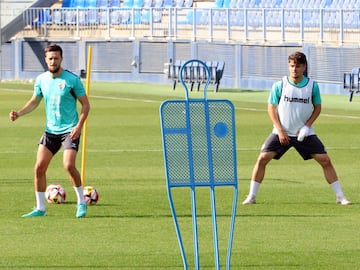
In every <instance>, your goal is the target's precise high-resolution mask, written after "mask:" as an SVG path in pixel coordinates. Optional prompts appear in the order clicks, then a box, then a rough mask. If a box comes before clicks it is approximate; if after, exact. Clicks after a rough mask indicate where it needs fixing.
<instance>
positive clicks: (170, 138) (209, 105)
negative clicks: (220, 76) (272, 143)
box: [160, 59, 238, 269]
mask: <svg viewBox="0 0 360 270" xmlns="http://www.w3.org/2000/svg"><path fill="white" fill-rule="evenodd" d="M204 70H205V72H203V71H204ZM200 74H203V75H202V76H206V78H205V79H206V83H205V85H204V98H197V99H194V98H190V97H189V91H188V87H187V85H186V83H185V81H186V79H185V78H183V75H184V77H188V76H190V77H192V76H195V77H196V76H200ZM210 75H211V74H210V69H209V68H208V67H207V65H206V64H205V63H204V62H202V61H200V60H197V59H191V60H189V61H187V62H185V63H184V64H183V65H182V66H181V68H180V74H179V78H180V82H181V83H182V85H183V87H184V89H185V100H167V101H164V102H163V103H162V104H161V106H160V122H161V132H162V143H163V151H164V166H165V174H166V183H167V193H168V199H169V204H170V209H171V213H172V217H173V220H174V225H175V231H176V235H177V238H178V243H179V246H180V251H181V256H182V260H183V264H184V269H188V261H187V257H186V252H185V249H184V244H183V239H182V236H181V230H180V226H179V223H178V218H177V215H176V211H175V206H174V201H173V196H172V192H171V191H172V189H173V188H178V187H182V188H184V187H185V188H186V187H189V188H190V193H191V210H192V228H193V241H194V264H195V269H200V256H199V244H198V225H197V213H196V211H197V209H196V188H197V187H209V188H210V201H211V212H212V213H211V216H212V231H213V243H214V263H215V269H220V256H219V247H218V231H217V215H216V200H215V187H218V186H229V187H233V188H234V192H233V194H234V195H233V203H232V209H231V218H230V230H229V238H228V248H227V257H226V269H230V258H231V249H232V241H233V233H234V223H235V215H236V205H237V194H238V184H237V167H236V144H235V141H236V140H235V116H234V106H233V104H232V103H231V102H230V101H229V100H215V99H207V87H208V85H209V83H210V77H211V76H210Z"/></svg>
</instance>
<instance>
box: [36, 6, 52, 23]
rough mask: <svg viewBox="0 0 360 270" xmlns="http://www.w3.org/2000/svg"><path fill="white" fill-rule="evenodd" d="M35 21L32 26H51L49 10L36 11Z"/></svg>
mask: <svg viewBox="0 0 360 270" xmlns="http://www.w3.org/2000/svg"><path fill="white" fill-rule="evenodd" d="M37 12H38V16H37V20H36V21H34V22H33V23H32V24H33V25H42V24H51V16H50V10H49V9H45V8H44V9H41V10H38V11H37Z"/></svg>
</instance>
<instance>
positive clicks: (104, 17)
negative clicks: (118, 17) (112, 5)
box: [96, 0, 108, 24]
mask: <svg viewBox="0 0 360 270" xmlns="http://www.w3.org/2000/svg"><path fill="white" fill-rule="evenodd" d="M96 7H97V8H98V9H99V23H100V24H107V23H108V0H97V1H96Z"/></svg>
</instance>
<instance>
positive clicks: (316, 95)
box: [305, 82, 321, 127]
mask: <svg viewBox="0 0 360 270" xmlns="http://www.w3.org/2000/svg"><path fill="white" fill-rule="evenodd" d="M312 91H313V93H312V101H313V106H314V109H313V112H312V114H311V116H310V117H309V119H308V120H307V121H306V123H305V125H306V126H307V127H311V125H312V124H313V123H314V122H315V120H316V119H317V118H318V117H319V115H320V113H321V96H320V89H319V85H318V83H317V82H314V86H313V90H312Z"/></svg>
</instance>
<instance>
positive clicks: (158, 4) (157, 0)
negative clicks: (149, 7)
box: [154, 0, 163, 8]
mask: <svg viewBox="0 0 360 270" xmlns="http://www.w3.org/2000/svg"><path fill="white" fill-rule="evenodd" d="M162 5H163V0H154V7H157V8H158V7H162Z"/></svg>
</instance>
